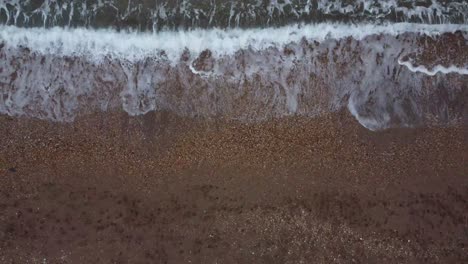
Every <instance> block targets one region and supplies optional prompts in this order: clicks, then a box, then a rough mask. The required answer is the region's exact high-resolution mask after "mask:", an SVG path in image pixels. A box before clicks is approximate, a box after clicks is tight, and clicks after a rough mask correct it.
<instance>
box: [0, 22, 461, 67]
mask: <svg viewBox="0 0 468 264" xmlns="http://www.w3.org/2000/svg"><path fill="white" fill-rule="evenodd" d="M458 30H460V31H468V25H455V24H444V25H427V24H410V23H397V24H388V25H372V24H364V25H346V24H316V25H293V26H286V27H280V28H266V29H247V30H241V29H231V30H220V29H211V30H200V29H198V30H191V31H178V32H174V31H170V32H160V33H154V34H152V33H135V32H133V33H132V32H116V31H113V30H88V29H64V28H51V29H44V28H18V27H15V26H0V41H3V42H4V43H5V44H6V45H7V46H11V47H19V46H21V47H25V48H28V49H30V50H32V51H36V52H40V53H42V54H54V55H60V56H88V57H89V58H90V59H93V60H100V59H103V58H104V57H108V56H110V57H116V58H120V59H126V60H130V61H136V60H141V59H144V58H146V57H158V55H160V53H161V51H164V53H165V56H167V58H168V59H169V61H171V62H173V63H175V62H177V61H178V60H179V58H180V56H181V55H182V53H183V52H184V51H185V50H186V49H188V50H189V51H190V52H191V53H192V54H199V53H200V52H202V51H203V50H206V49H209V50H211V51H212V52H213V56H215V57H220V56H225V55H228V56H229V55H232V54H234V53H235V52H237V51H239V50H241V49H252V50H257V51H258V50H264V49H267V48H270V47H282V46H284V45H285V44H288V43H291V42H298V41H300V40H301V39H303V38H305V39H307V40H318V41H323V40H325V39H336V40H339V39H342V38H347V37H352V38H354V39H356V40H360V39H363V38H365V37H367V36H369V35H375V34H388V35H393V36H396V35H399V34H403V33H420V34H426V35H429V36H435V35H439V34H441V33H445V32H455V31H458Z"/></svg>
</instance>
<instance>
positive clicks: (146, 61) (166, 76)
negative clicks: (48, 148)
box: [0, 23, 468, 130]
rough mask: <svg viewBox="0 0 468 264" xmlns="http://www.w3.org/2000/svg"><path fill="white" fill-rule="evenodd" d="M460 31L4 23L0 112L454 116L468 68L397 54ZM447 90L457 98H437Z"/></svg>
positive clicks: (380, 120)
mask: <svg viewBox="0 0 468 264" xmlns="http://www.w3.org/2000/svg"><path fill="white" fill-rule="evenodd" d="M455 31H462V34H466V32H468V25H453V24H450V25H423V24H408V23H399V24H389V25H343V24H317V25H295V26H288V27H281V28H267V29H249V30H240V29H233V30H227V31H224V30H219V29H212V30H192V31H178V32H174V31H172V32H161V33H155V34H150V33H133V32H127V33H125V32H116V31H111V30H88V29H63V28H53V29H39V28H34V29H31V28H28V29H25V28H17V27H12V26H2V27H0V44H1V45H0V47H1V48H0V57H1V59H2V60H1V61H0V68H1V70H0V113H4V114H8V115H12V116H22V115H26V116H31V117H37V118H43V119H49V120H56V121H72V120H73V119H74V118H75V117H76V116H77V115H79V114H80V113H86V112H87V111H94V110H98V109H101V110H107V109H123V110H125V111H126V112H127V113H128V114H130V115H141V114H145V113H147V112H149V111H153V110H156V111H157V110H165V111H171V112H174V113H177V114H180V115H184V116H204V117H213V116H216V117H217V116H224V117H228V118H233V119H238V120H265V119H268V118H271V117H281V116H289V115H304V116H315V115H319V114H321V113H324V112H330V111H339V110H340V109H343V108H346V107H347V108H348V109H349V111H350V112H351V114H352V115H354V116H355V117H356V119H357V120H358V121H359V122H360V123H361V124H362V125H363V126H365V127H367V128H368V129H371V130H378V129H382V128H387V127H391V126H393V125H395V124H397V125H399V126H407V125H412V124H414V123H417V122H420V121H421V120H424V116H425V115H436V116H438V117H443V118H442V119H444V120H449V121H450V120H455V119H457V118H458V117H459V115H460V111H459V110H457V109H458V108H453V107H452V106H453V105H456V104H457V102H458V101H457V100H459V99H457V98H462V97H460V96H459V95H460V92H463V87H464V84H465V83H466V75H461V74H438V75H437V77H431V76H428V75H426V74H415V73H413V71H420V72H426V73H430V74H429V75H431V74H433V73H434V72H436V73H451V72H453V69H452V68H447V69H442V70H441V69H440V68H437V67H436V68H434V69H431V70H428V69H423V68H417V67H414V66H413V65H412V64H411V65H408V64H407V63H406V62H403V61H401V60H400V61H399V58H405V57H407V56H410V55H411V54H414V53H417V52H418V51H420V50H421V49H424V48H425V47H426V46H425V45H426V44H424V43H425V41H424V40H427V36H429V37H434V38H435V39H436V40H437V38H438V35H440V34H443V33H447V32H455ZM423 34H425V35H423ZM463 37H464V38H465V39H467V37H466V35H463ZM343 39H345V40H343ZM304 40H306V41H304ZM316 41H317V42H316ZM435 43H438V42H437V41H435ZM438 45H440V43H439V44H438ZM207 49H208V50H210V52H206V53H204V55H203V54H201V53H202V52H203V51H204V50H207ZM28 50H29V52H28ZM186 51H189V55H187V54H185V52H186ZM199 62H200V63H199ZM399 62H400V63H399ZM405 67H407V68H409V69H410V70H411V69H412V70H413V71H409V70H406V68H405ZM459 71H460V72H463V71H462V70H459ZM440 89H445V90H444V93H446V95H447V96H444V97H443V98H439V97H437V96H438V92H440ZM434 104H435V105H434ZM449 106H450V107H449Z"/></svg>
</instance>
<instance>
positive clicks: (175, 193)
mask: <svg viewBox="0 0 468 264" xmlns="http://www.w3.org/2000/svg"><path fill="white" fill-rule="evenodd" d="M466 132H467V130H466V126H465V127H463V126H461V127H449V128H406V129H392V130H387V131H383V132H371V131H368V130H366V129H364V128H362V127H361V126H360V125H359V124H357V122H356V121H355V120H354V119H353V118H352V117H350V116H349V115H348V114H344V113H343V114H334V115H330V116H326V117H321V118H316V119H306V118H286V119H281V120H274V121H270V122H267V123H261V124H240V123H235V122H225V121H220V120H217V121H207V120H193V119H183V118H179V117H175V116H172V115H170V114H167V113H150V114H147V115H145V116H140V117H128V116H127V115H126V114H124V113H106V114H96V115H94V116H87V117H84V118H81V119H79V120H76V121H75V122H74V123H52V122H47V121H38V120H30V119H22V118H11V117H6V116H0V135H1V139H0V262H1V263H44V261H46V263H464V262H465V263H466V262H467V261H468V258H467V256H468V202H467V201H468V168H467V166H466V164H467V161H468V151H467V137H466V135H467V133H466Z"/></svg>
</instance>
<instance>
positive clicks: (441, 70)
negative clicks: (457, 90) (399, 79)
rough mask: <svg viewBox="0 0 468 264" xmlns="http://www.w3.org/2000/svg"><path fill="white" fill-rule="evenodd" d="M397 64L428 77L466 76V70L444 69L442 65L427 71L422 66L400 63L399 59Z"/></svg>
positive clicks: (405, 62)
mask: <svg viewBox="0 0 468 264" xmlns="http://www.w3.org/2000/svg"><path fill="white" fill-rule="evenodd" d="M398 64H400V65H403V66H405V67H406V68H408V70H410V71H412V72H415V73H418V72H419V73H424V74H426V75H429V76H435V75H436V74H438V73H442V74H449V73H456V74H461V75H468V68H461V67H457V66H454V65H452V66H449V67H444V66H442V65H437V66H435V67H433V68H432V70H430V69H428V68H427V67H426V66H424V65H419V66H414V65H413V64H412V63H411V61H409V60H408V61H402V60H401V59H398Z"/></svg>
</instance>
